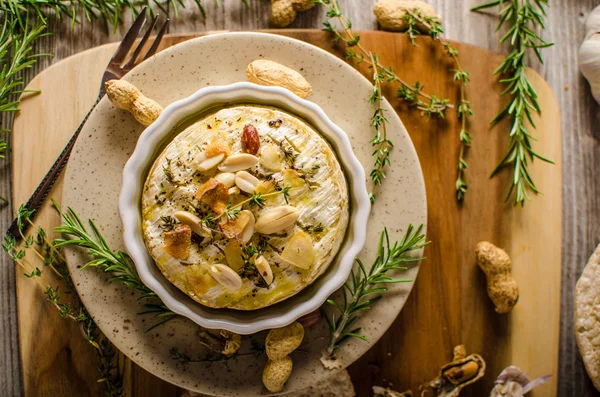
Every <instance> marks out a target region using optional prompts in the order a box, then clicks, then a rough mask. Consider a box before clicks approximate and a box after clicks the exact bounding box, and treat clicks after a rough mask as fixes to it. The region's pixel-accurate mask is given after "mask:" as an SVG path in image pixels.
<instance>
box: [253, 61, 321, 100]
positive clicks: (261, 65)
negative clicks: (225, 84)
mask: <svg viewBox="0 0 600 397" xmlns="http://www.w3.org/2000/svg"><path fill="white" fill-rule="evenodd" d="M246 75H247V76H248V80H249V81H251V82H252V83H255V84H260V85H267V86H276V87H283V88H287V89H288V90H290V91H292V92H293V93H294V94H296V95H298V96H299V97H300V98H306V97H308V96H309V95H310V94H312V86H311V85H310V83H309V82H308V81H307V80H306V79H305V78H304V76H302V75H301V74H300V73H298V72H297V71H295V70H294V69H291V68H289V67H287V66H284V65H282V64H280V63H277V62H273V61H269V60H266V59H258V60H256V61H253V62H251V63H250V64H249V65H248V67H247V68H246Z"/></svg>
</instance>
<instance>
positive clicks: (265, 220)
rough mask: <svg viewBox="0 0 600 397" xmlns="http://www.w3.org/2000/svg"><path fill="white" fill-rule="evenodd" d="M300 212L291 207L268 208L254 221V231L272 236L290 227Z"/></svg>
mask: <svg viewBox="0 0 600 397" xmlns="http://www.w3.org/2000/svg"><path fill="white" fill-rule="evenodd" d="M299 216H300V212H299V211H298V210H297V209H296V207H293V206H291V205H283V206H281V207H275V208H270V209H268V210H266V211H265V212H263V213H262V214H261V215H260V216H259V217H258V220H257V221H256V226H255V229H256V231H257V232H258V233H261V234H273V233H277V232H279V231H282V230H284V229H287V228H288V227H290V226H292V225H293V224H294V223H295V222H296V220H298V217H299Z"/></svg>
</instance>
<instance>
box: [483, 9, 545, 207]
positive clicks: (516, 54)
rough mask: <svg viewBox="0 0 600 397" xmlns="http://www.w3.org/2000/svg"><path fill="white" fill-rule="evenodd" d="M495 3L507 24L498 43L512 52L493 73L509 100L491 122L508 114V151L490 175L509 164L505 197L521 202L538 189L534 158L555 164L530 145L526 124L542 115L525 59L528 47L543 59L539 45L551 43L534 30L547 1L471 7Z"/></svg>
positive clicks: (502, 22)
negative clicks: (532, 168) (531, 165)
mask: <svg viewBox="0 0 600 397" xmlns="http://www.w3.org/2000/svg"><path fill="white" fill-rule="evenodd" d="M496 6H498V7H499V11H498V15H499V17H500V22H499V24H498V30H499V29H501V28H502V27H504V26H506V27H508V28H509V29H508V32H507V33H506V34H505V35H504V36H502V38H501V39H500V43H505V42H508V43H509V44H510V48H511V52H510V53H509V54H508V55H507V56H506V58H505V59H504V61H503V62H502V63H501V64H500V65H499V66H498V68H497V69H496V70H495V71H494V74H496V75H499V76H501V79H500V82H501V83H503V84H505V85H506V89H505V90H504V91H503V92H502V93H501V95H502V96H508V97H509V98H510V102H509V104H508V105H507V106H506V107H505V108H504V109H502V111H501V112H500V113H499V114H498V115H496V116H495V117H494V118H493V119H492V120H491V122H490V123H491V124H495V123H497V122H498V121H500V120H502V119H504V118H508V119H510V123H511V128H510V140H509V143H508V152H507V154H506V155H505V156H504V158H503V159H502V160H501V161H500V162H499V163H498V165H497V166H496V168H494V170H493V171H492V174H491V176H494V175H496V174H497V173H498V172H499V171H500V170H501V169H503V168H505V167H509V168H511V169H512V177H511V185H510V188H509V190H508V194H507V196H506V200H507V201H508V200H509V199H510V198H511V197H512V196H513V195H514V203H515V205H517V204H520V205H521V206H524V205H525V202H526V201H527V200H531V197H530V194H529V193H530V192H533V193H536V194H537V193H541V192H540V191H539V189H538V188H537V186H536V185H535V182H534V181H533V179H532V177H531V174H530V172H529V163H530V162H533V161H534V160H535V159H536V158H537V159H539V160H541V161H544V162H547V163H551V164H554V162H553V161H552V160H549V159H547V158H545V157H544V156H542V155H540V154H539V153H537V152H536V151H535V150H534V149H533V146H532V141H534V140H535V138H534V137H533V136H532V135H531V133H530V132H529V128H530V127H531V128H533V129H535V128H536V126H535V123H534V122H533V115H534V114H538V115H541V113H542V111H541V108H540V105H539V102H538V96H537V93H536V91H535V89H534V88H533V86H532V84H531V82H530V81H529V78H528V77H527V65H526V63H525V61H526V57H527V54H528V53H529V51H533V53H534V54H535V55H536V57H537V58H538V59H539V60H540V62H542V63H543V59H542V56H541V53H540V49H541V48H546V47H549V46H551V45H553V43H548V42H546V41H545V40H544V39H542V37H541V36H540V35H538V34H537V33H535V31H536V30H538V29H544V28H545V26H544V17H545V16H546V7H548V6H549V5H548V0H497V1H492V2H489V3H486V4H481V5H479V6H476V7H474V8H472V9H471V10H472V11H480V10H483V9H487V8H490V7H496Z"/></svg>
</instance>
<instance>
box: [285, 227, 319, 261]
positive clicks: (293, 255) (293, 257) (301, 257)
mask: <svg viewBox="0 0 600 397" xmlns="http://www.w3.org/2000/svg"><path fill="white" fill-rule="evenodd" d="M281 259H283V260H284V261H286V262H287V263H289V264H291V265H294V266H296V267H299V268H300V269H308V268H309V267H311V266H312V264H313V263H314V262H315V249H314V248H313V245H312V241H311V239H310V237H308V234H306V233H305V232H297V233H296V234H294V235H293V236H292V237H291V238H290V239H289V241H288V243H287V244H286V245H285V247H284V248H283V252H282V253H281Z"/></svg>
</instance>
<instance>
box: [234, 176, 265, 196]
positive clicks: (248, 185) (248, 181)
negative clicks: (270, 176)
mask: <svg viewBox="0 0 600 397" xmlns="http://www.w3.org/2000/svg"><path fill="white" fill-rule="evenodd" d="M235 184H236V186H237V187H239V188H240V190H241V191H243V192H246V193H248V194H254V190H255V189H256V187H257V186H258V185H259V184H260V180H258V178H257V177H255V176H254V175H252V174H251V173H249V172H247V171H239V172H238V173H237V174H235Z"/></svg>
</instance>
